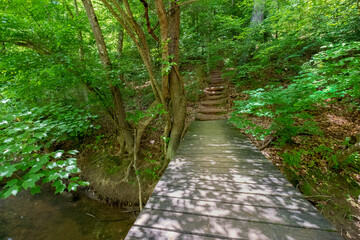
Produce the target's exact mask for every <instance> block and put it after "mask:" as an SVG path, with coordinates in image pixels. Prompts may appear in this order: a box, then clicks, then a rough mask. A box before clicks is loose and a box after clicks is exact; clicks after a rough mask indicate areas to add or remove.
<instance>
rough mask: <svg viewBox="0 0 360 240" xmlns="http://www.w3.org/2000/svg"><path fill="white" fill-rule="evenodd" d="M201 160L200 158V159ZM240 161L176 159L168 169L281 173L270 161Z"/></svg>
mask: <svg viewBox="0 0 360 240" xmlns="http://www.w3.org/2000/svg"><path fill="white" fill-rule="evenodd" d="M198 159H199V158H198ZM237 160H238V161H233V162H230V161H231V160H228V161H214V160H213V161H204V160H197V161H196V160H194V161H192V160H183V159H181V158H177V159H174V160H173V161H171V162H170V164H169V165H168V167H171V168H179V169H182V168H183V169H186V168H193V169H197V168H204V167H207V168H238V169H249V170H251V169H259V170H261V169H266V170H273V171H279V170H278V169H277V168H276V167H275V166H274V164H272V163H271V162H269V161H261V160H260V161H257V160H253V159H250V160H249V161H246V160H240V159H237Z"/></svg>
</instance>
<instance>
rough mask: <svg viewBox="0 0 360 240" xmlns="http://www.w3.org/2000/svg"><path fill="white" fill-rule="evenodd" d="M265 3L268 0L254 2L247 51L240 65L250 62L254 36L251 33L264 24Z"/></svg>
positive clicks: (246, 45)
mask: <svg viewBox="0 0 360 240" xmlns="http://www.w3.org/2000/svg"><path fill="white" fill-rule="evenodd" d="M265 3H266V0H254V8H253V12H252V15H251V21H250V26H249V28H250V32H249V35H248V36H247V37H246V38H245V40H244V46H245V49H244V50H243V52H242V54H241V57H240V60H239V64H240V65H242V64H245V63H246V62H247V60H248V57H249V53H250V50H251V49H252V47H253V46H252V44H251V40H252V37H253V35H252V34H250V33H251V31H253V30H252V29H253V28H256V27H257V26H259V25H260V24H261V23H262V21H263V20H264V13H265Z"/></svg>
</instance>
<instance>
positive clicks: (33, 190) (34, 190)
mask: <svg viewBox="0 0 360 240" xmlns="http://www.w3.org/2000/svg"><path fill="white" fill-rule="evenodd" d="M30 193H31V194H32V195H34V194H36V193H41V187H40V186H35V187H33V188H31V189H30Z"/></svg>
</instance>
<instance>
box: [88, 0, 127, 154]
mask: <svg viewBox="0 0 360 240" xmlns="http://www.w3.org/2000/svg"><path fill="white" fill-rule="evenodd" d="M82 2H83V4H84V7H85V10H86V14H87V16H88V19H89V22H90V26H91V30H92V32H93V34H94V37H95V41H96V45H97V48H98V53H99V56H100V60H101V63H102V65H103V67H104V68H105V70H106V71H107V78H108V79H107V81H108V82H109V89H110V92H111V97H112V104H113V120H114V121H115V123H116V125H117V127H118V130H119V136H118V140H119V144H120V146H121V148H124V149H125V150H126V152H128V153H130V154H131V153H132V149H133V145H134V139H133V134H132V131H131V129H130V126H129V125H128V124H127V122H126V120H125V119H126V114H125V107H124V102H123V99H122V95H121V91H120V89H119V87H118V86H114V85H113V84H112V83H111V82H110V81H109V79H110V77H111V75H110V73H109V72H110V71H111V70H112V64H111V61H110V58H109V54H108V51H107V48H106V44H105V41H104V37H103V34H102V32H101V28H100V25H99V22H98V20H97V17H96V14H95V11H94V7H93V5H92V3H91V0H82Z"/></svg>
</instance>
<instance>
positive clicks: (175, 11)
mask: <svg viewBox="0 0 360 240" xmlns="http://www.w3.org/2000/svg"><path fill="white" fill-rule="evenodd" d="M170 8H171V9H172V10H171V11H170V15H169V30H170V43H169V54H170V55H173V56H174V58H173V59H172V61H173V62H175V63H176V65H174V66H172V69H171V72H170V74H169V87H170V96H171V114H172V128H171V132H170V142H169V145H168V149H167V153H166V157H167V158H168V159H172V158H173V157H174V155H175V152H176V150H177V148H178V146H179V144H180V141H181V136H182V133H183V131H184V126H185V116H186V99H185V89H184V85H183V82H182V80H181V77H180V74H179V38H180V7H178V6H177V2H176V1H175V2H171V7H170Z"/></svg>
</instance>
